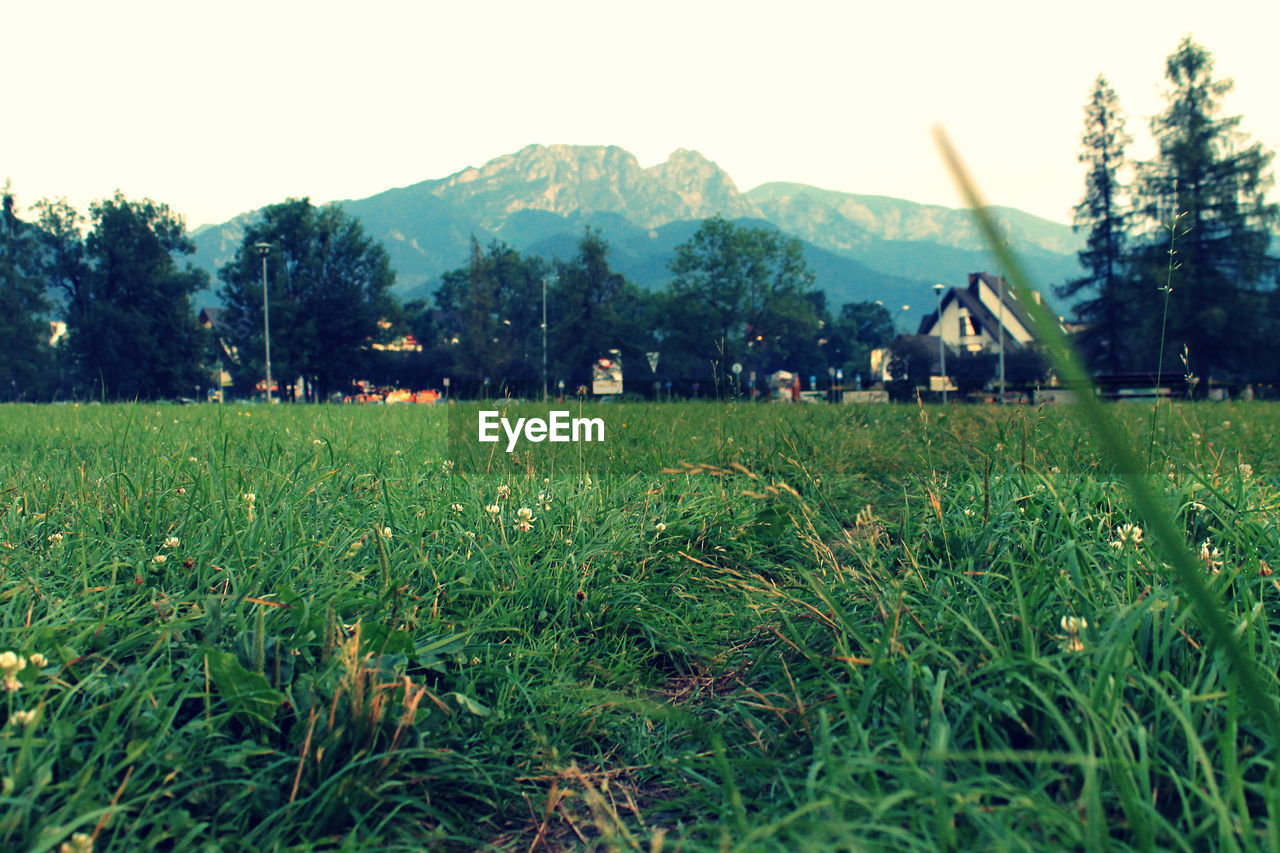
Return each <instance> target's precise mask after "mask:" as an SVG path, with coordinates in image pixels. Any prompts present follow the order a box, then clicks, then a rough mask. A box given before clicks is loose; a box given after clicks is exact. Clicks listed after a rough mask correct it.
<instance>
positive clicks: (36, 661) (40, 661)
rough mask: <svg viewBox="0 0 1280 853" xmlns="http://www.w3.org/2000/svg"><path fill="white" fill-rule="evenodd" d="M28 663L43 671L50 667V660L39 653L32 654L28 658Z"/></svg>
mask: <svg viewBox="0 0 1280 853" xmlns="http://www.w3.org/2000/svg"><path fill="white" fill-rule="evenodd" d="M27 661H28V662H29V663H30V664H31V665H32V666H34V667H35V668H36V669H43V668H44V667H46V666H48V665H49V659H48V658H46V657H45V656H44V655H42V654H40V653H39V652H32V654H31V656H30V657H28V658H27Z"/></svg>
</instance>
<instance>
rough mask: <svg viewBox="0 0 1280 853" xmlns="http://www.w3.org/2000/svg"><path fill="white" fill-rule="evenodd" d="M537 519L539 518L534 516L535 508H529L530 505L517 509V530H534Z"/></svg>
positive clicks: (523, 531) (525, 531) (522, 531)
mask: <svg viewBox="0 0 1280 853" xmlns="http://www.w3.org/2000/svg"><path fill="white" fill-rule="evenodd" d="M535 521H537V519H536V518H534V517H533V510H531V509H529V507H527V506H522V507H520V508H519V509H518V510H516V530H519V531H520V532H521V533H528V532H529V531H530V530H532V529H533V523H534V522H535Z"/></svg>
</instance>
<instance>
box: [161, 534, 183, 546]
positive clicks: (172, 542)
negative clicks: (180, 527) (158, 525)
mask: <svg viewBox="0 0 1280 853" xmlns="http://www.w3.org/2000/svg"><path fill="white" fill-rule="evenodd" d="M181 544H182V540H181V539H179V538H178V537H177V536H169V537H166V538H165V540H164V547H166V548H177V547H178V546H179V545H181Z"/></svg>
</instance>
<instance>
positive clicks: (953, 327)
mask: <svg viewBox="0 0 1280 853" xmlns="http://www.w3.org/2000/svg"><path fill="white" fill-rule="evenodd" d="M1035 298H1036V300H1037V301H1039V300H1040V294H1039V293H1038V292H1037V293H1035ZM938 315H939V312H938V311H933V312H930V313H929V314H927V315H925V317H924V318H923V319H921V321H920V329H919V331H918V332H917V334H920V335H927V336H929V337H932V338H935V339H936V338H937V336H938V335H941V336H942V340H943V342H944V343H945V344H946V346H947V350H948V351H949V352H952V353H959V352H964V351H967V352H974V353H977V352H999V350H1000V345H1001V342H1002V341H1003V344H1004V347H1005V352H1012V351H1014V350H1020V349H1023V348H1025V347H1027V346H1029V345H1032V344H1035V343H1036V337H1035V334H1034V333H1033V332H1032V331H1031V328H1032V327H1031V319H1030V318H1029V317H1028V316H1027V310H1026V308H1025V307H1024V306H1023V305H1022V303H1021V302H1020V301H1019V300H1018V297H1017V296H1016V295H1014V292H1013V290H1012V289H1011V288H1010V287H1009V285H1008V284H1007V283H1006V282H1005V280H1004V279H1003V278H1001V277H1000V276H996V275H991V274H990V273H985V272H975V273H969V283H968V286H966V287H952V288H948V289H947V290H946V291H944V292H943V294H942V300H941V315H942V316H941V319H939V316H938ZM1002 329H1003V335H1002V334H1001V330H1002Z"/></svg>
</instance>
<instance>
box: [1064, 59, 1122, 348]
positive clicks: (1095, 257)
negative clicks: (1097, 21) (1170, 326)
mask: <svg viewBox="0 0 1280 853" xmlns="http://www.w3.org/2000/svg"><path fill="white" fill-rule="evenodd" d="M1131 141H1132V139H1131V138H1130V136H1129V135H1128V134H1127V133H1125V129H1124V116H1123V115H1122V114H1121V112H1120V105H1119V102H1118V100H1117V99H1116V93H1115V91H1114V90H1113V89H1112V88H1111V86H1110V85H1109V84H1108V83H1107V80H1106V78H1105V77H1103V76H1102V75H1099V76H1098V79H1097V80H1095V81H1094V84H1093V92H1092V94H1091V95H1090V97H1089V103H1088V104H1087V105H1086V106H1085V129H1084V137H1083V139H1082V140H1081V144H1082V146H1083V149H1082V150H1081V152H1080V162H1081V163H1084V164H1086V165H1087V167H1088V171H1087V173H1086V175H1085V193H1084V199H1083V200H1082V201H1081V202H1080V203H1079V204H1078V205H1076V209H1075V222H1074V226H1073V227H1074V230H1075V231H1077V232H1079V231H1082V230H1083V231H1087V232H1088V237H1087V239H1086V243H1085V248H1084V249H1082V250H1080V253H1079V257H1080V265H1081V266H1082V267H1084V269H1085V271H1086V272H1085V275H1083V276H1081V277H1080V278H1077V279H1074V280H1072V281H1069V282H1067V283H1066V284H1065V285H1063V286H1062V287H1060V288H1058V295H1059V296H1061V297H1064V298H1072V297H1076V296H1083V297H1084V298H1083V300H1082V301H1081V302H1080V303H1079V304H1077V305H1076V309H1075V310H1076V316H1077V317H1079V319H1080V320H1081V322H1083V323H1084V324H1085V330H1084V331H1083V332H1082V333H1081V334H1080V336H1079V339H1078V340H1079V345H1080V348H1081V350H1082V351H1083V353H1084V356H1085V358H1086V359H1087V360H1088V361H1089V362H1090V364H1092V365H1093V366H1094V367H1095V368H1100V369H1104V370H1108V371H1111V372H1112V373H1118V372H1120V371H1121V370H1124V369H1125V367H1126V357H1125V344H1126V341H1127V339H1128V337H1129V335H1130V333H1131V330H1132V327H1133V319H1134V311H1135V309H1136V308H1137V307H1138V306H1137V305H1135V304H1134V303H1135V294H1134V292H1133V288H1132V286H1131V284H1132V280H1131V279H1130V278H1128V277H1127V276H1126V275H1125V264H1124V257H1125V255H1124V252H1125V233H1126V228H1127V227H1128V214H1127V212H1126V210H1125V207H1124V198H1123V196H1124V191H1125V188H1124V185H1123V184H1122V183H1121V179H1120V175H1119V171H1120V169H1121V168H1122V167H1123V165H1124V150H1125V146H1127V145H1128V144H1129V143H1130V142H1131Z"/></svg>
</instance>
